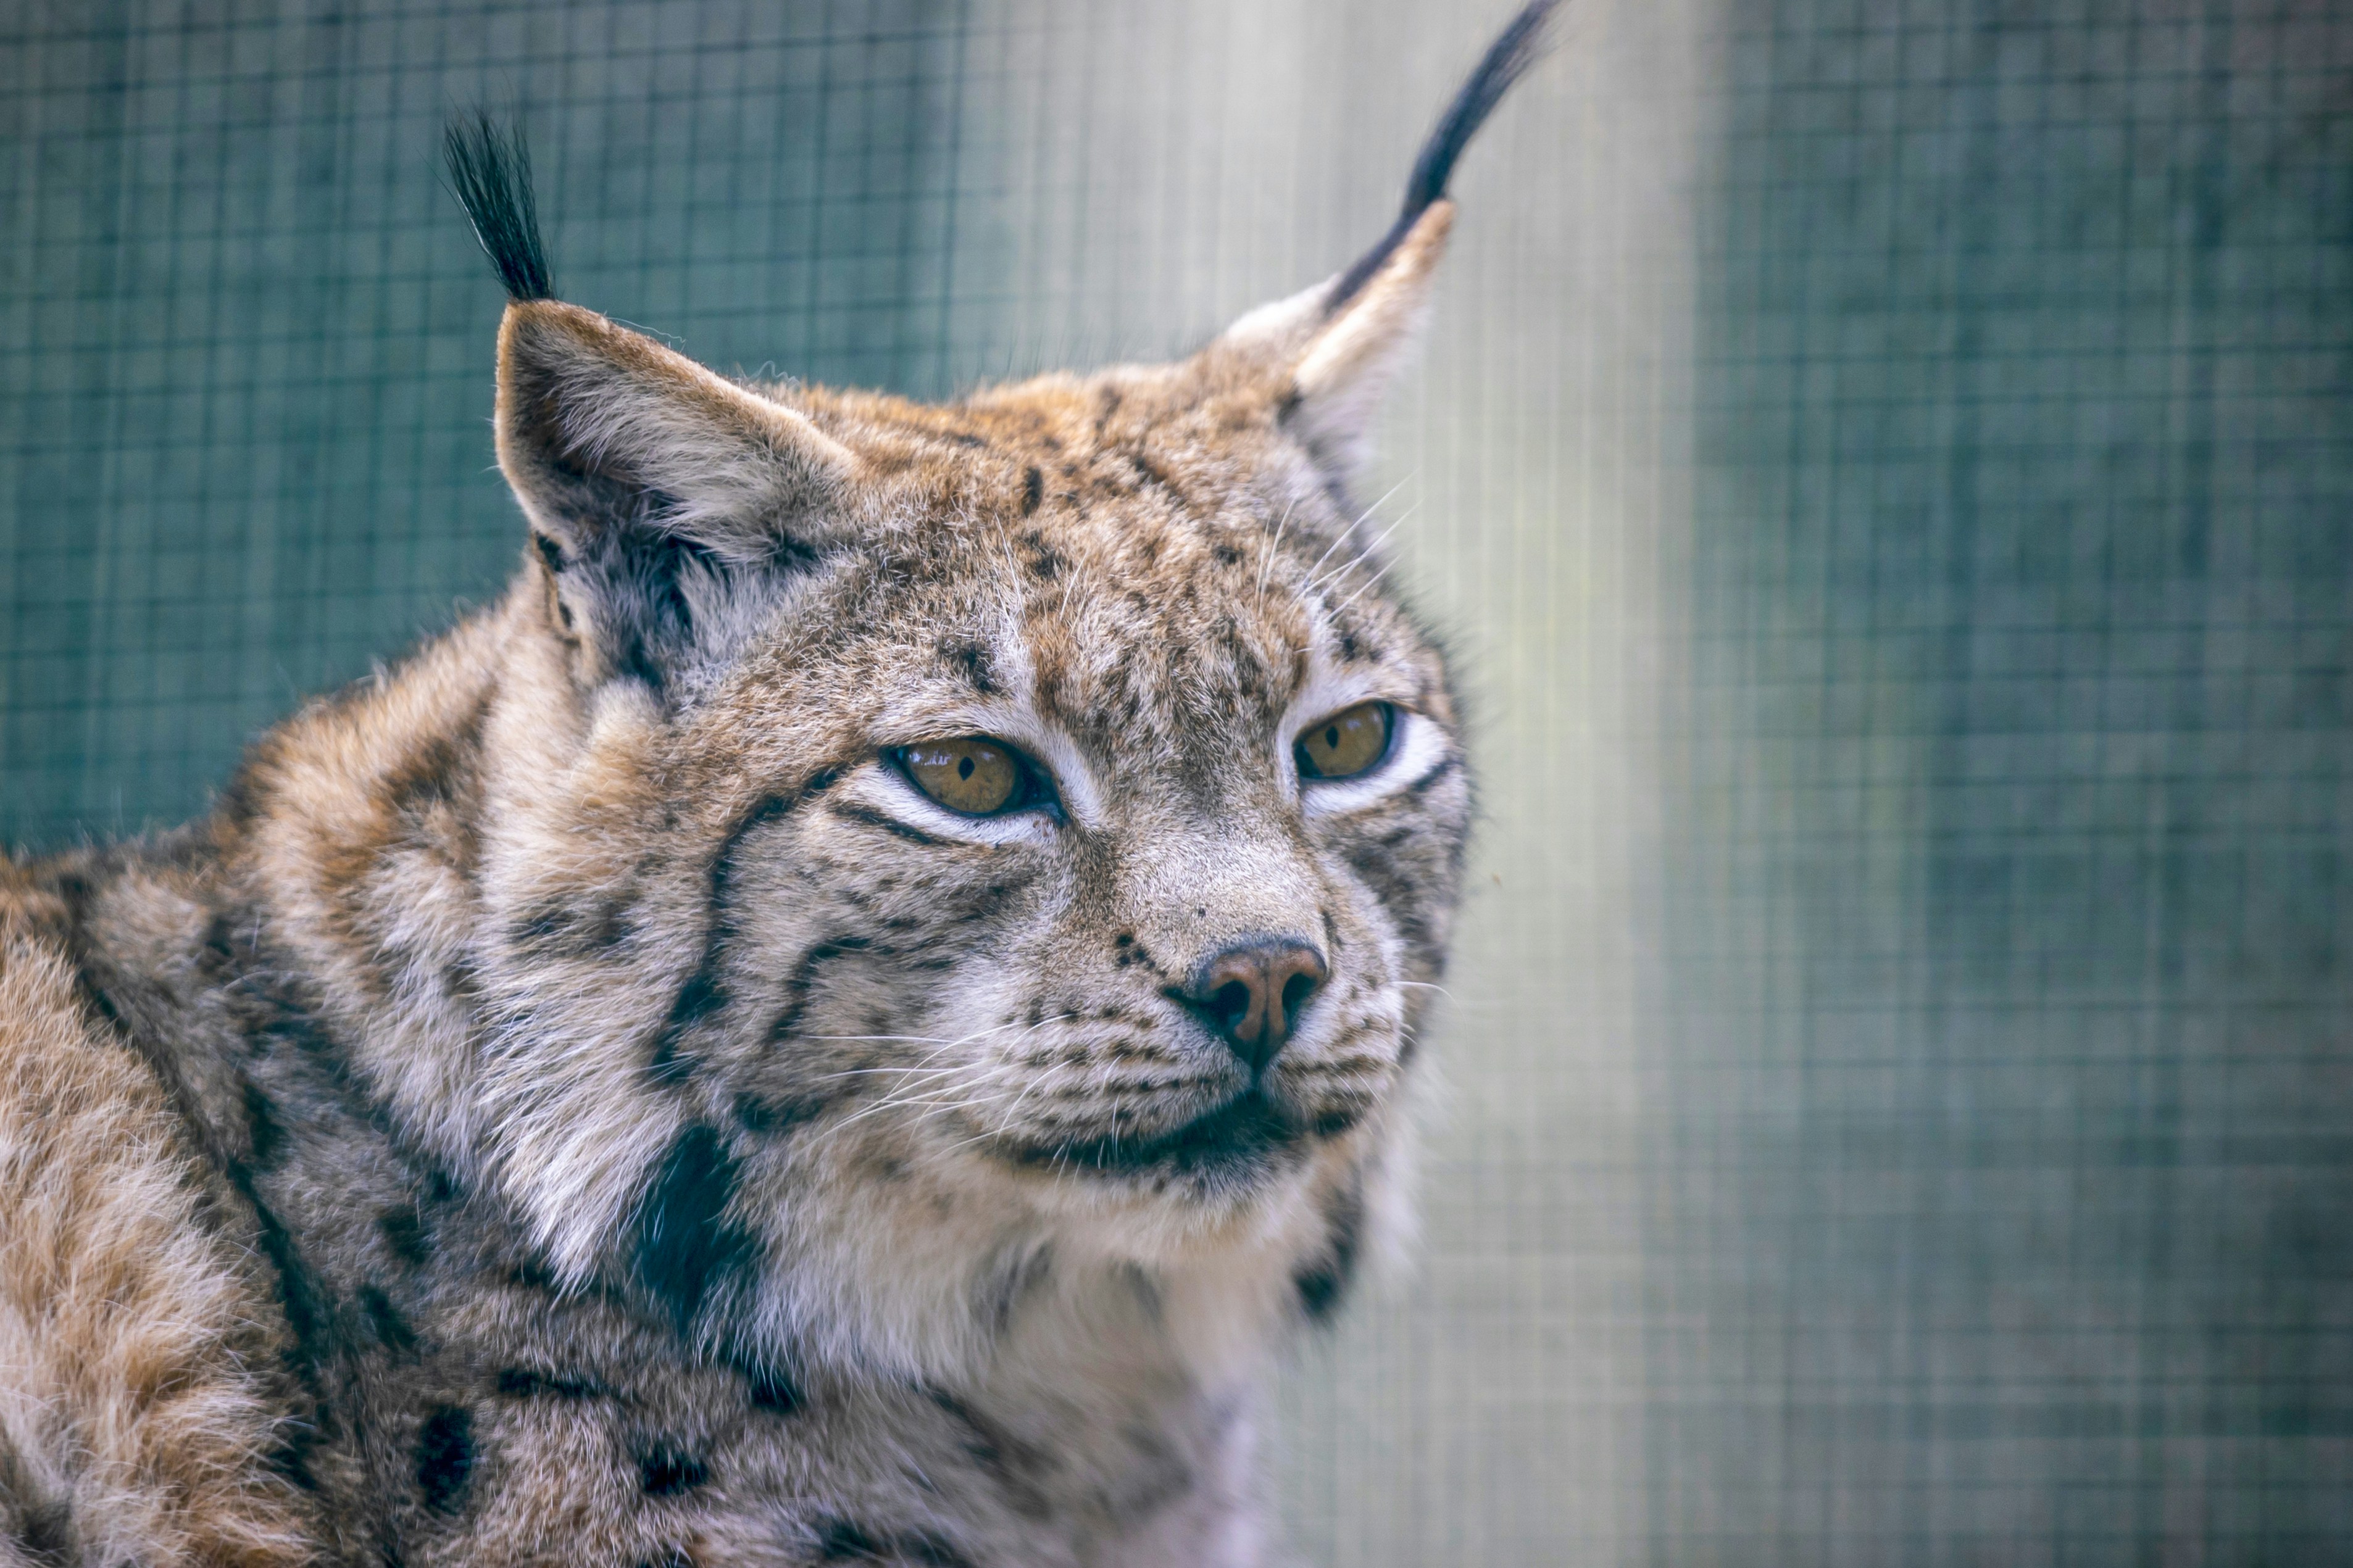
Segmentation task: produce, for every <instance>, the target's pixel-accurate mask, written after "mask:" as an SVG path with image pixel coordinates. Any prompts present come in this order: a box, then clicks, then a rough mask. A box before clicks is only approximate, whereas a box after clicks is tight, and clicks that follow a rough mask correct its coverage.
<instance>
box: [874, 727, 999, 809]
mask: <svg viewBox="0 0 2353 1568" xmlns="http://www.w3.org/2000/svg"><path fill="white" fill-rule="evenodd" d="M899 765H900V766H901V767H902V768H904V769H905V770H906V772H907V776H908V777H909V778H911V779H913V780H914V781H915V787H916V788H917V789H919V790H922V791H923V793H924V794H925V795H930V796H931V797H932V798H933V799H934V800H935V801H938V802H939V803H940V804H941V805H944V806H946V807H947V808H948V809H949V810H950V811H960V812H962V813H964V814H965V816H996V815H997V813H998V812H1001V811H1008V810H1010V809H1012V808H1013V807H1015V806H1018V805H1026V804H1028V802H1027V800H1026V798H1025V797H1026V796H1027V795H1028V794H1029V791H1028V790H1026V789H1025V788H1024V787H1023V785H1024V784H1025V782H1026V778H1025V774H1026V770H1025V769H1024V768H1023V766H1022V763H1021V759H1020V757H1019V755H1018V753H1016V752H1014V750H1013V749H1012V748H1011V747H1010V746H1007V745H1004V744H1002V743H1001V742H996V741H992V740H990V739H988V737H987V736H986V735H966V736H965V737H963V738H962V739H960V740H955V741H924V742H920V743H918V744H916V745H913V746H902V747H900V748H899Z"/></svg>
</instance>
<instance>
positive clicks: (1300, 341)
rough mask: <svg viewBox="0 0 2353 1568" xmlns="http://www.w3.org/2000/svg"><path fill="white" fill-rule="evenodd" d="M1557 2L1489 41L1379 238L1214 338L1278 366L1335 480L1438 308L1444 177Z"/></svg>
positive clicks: (1357, 455) (1356, 455) (1295, 417)
mask: <svg viewBox="0 0 2353 1568" xmlns="http://www.w3.org/2000/svg"><path fill="white" fill-rule="evenodd" d="M1558 4H1559V0H1527V3H1526V4H1525V5H1522V6H1521V7H1520V9H1519V12H1518V13H1517V14H1516V15H1515V16H1513V18H1512V19H1511V21H1510V22H1509V23H1507V24H1506V25H1505V26H1504V30H1503V31H1502V32H1500V33H1498V34H1496V35H1495V39H1494V42H1493V43H1491V44H1489V45H1488V46H1487V52H1486V53H1485V54H1484V55H1482V56H1481V57H1480V59H1479V63H1478V65H1477V66H1476V67H1474V68H1472V72H1471V74H1470V76H1469V77H1468V78H1466V79H1464V80H1463V83H1462V85H1461V87H1459V88H1457V89H1455V92H1454V96H1453V98H1452V99H1451V100H1449V101H1448V103H1447V105H1446V110H1445V112H1444V113H1442V114H1440V116H1439V117H1438V123H1437V124H1436V125H1434V126H1432V127H1431V128H1430V135H1429V137H1428V138H1427V139H1426V140H1425V141H1424V142H1422V144H1421V152H1420V153H1419V155H1418V156H1417V157H1416V158H1415V159H1414V163H1413V172H1412V174H1409V175H1408V176H1407V177H1406V184H1405V202H1404V205H1402V206H1400V207H1399V208H1398V218H1397V222H1396V223H1395V224H1393V225H1392V226H1390V228H1389V231H1388V234H1386V235H1384V236H1382V237H1381V241H1380V243H1379V244H1377V245H1376V246H1374V247H1373V248H1372V249H1370V250H1368V251H1366V252H1365V254H1364V255H1363V256H1361V257H1359V258H1357V260H1356V265H1355V266H1353V267H1351V268H1348V270H1346V271H1345V272H1343V273H1341V274H1340V275H1339V276H1338V277H1337V278H1335V279H1332V280H1331V281H1330V282H1328V283H1323V284H1319V285H1317V286H1316V287H1315V288H1313V289H1308V290H1307V291H1306V292H1305V293H1303V294H1294V295H1293V296H1292V297H1291V298H1290V299H1288V300H1276V301H1275V302H1274V303H1273V304H1271V305H1264V306H1261V307H1260V308H1259V309H1258V310H1252V311H1251V312H1250V314H1249V315H1247V316H1244V317H1243V318H1242V319H1241V320H1240V321H1236V322H1235V323H1234V324H1233V325H1232V326H1231V327H1229V329H1227V331H1226V332H1225V334H1224V335H1223V336H1221V337H1219V339H1218V341H1217V342H1215V343H1213V344H1211V345H1210V348H1209V351H1208V352H1209V353H1211V354H1213V355H1215V354H1219V353H1225V354H1229V355H1232V356H1234V357H1236V358H1239V359H1240V361H1241V362H1242V363H1243V364H1244V365H1246V366H1250V367H1251V368H1252V370H1253V371H1254V373H1255V374H1254V375H1253V377H1252V379H1253V380H1257V381H1258V384H1261V385H1263V384H1265V383H1264V382H1263V381H1262V380H1259V379H1258V378H1260V377H1263V376H1265V375H1267V374H1269V373H1271V375H1272V378H1273V385H1274V387H1275V389H1276V395H1277V397H1278V399H1279V400H1280V402H1279V406H1280V407H1281V408H1282V419H1283V423H1284V424H1285V426H1288V427H1289V428H1290V429H1291V430H1292V431H1293V434H1295V435H1296V436H1297V437H1299V439H1300V441H1301V442H1302V443H1303V445H1304V446H1305V447H1307V449H1308V451H1309V452H1310V453H1311V454H1312V455H1313V456H1314V458H1315V461H1316V464H1317V466H1318V467H1320V468H1323V469H1324V472H1325V473H1326V474H1329V475H1331V476H1332V477H1334V478H1335V479H1344V480H1345V479H1346V478H1347V477H1348V475H1349V470H1350V469H1351V468H1354V467H1355V466H1356V463H1357V462H1358V461H1359V460H1360V459H1361V458H1362V457H1363V455H1364V445H1365V441H1366V437H1367V435H1368V434H1369V432H1370V428H1371V425H1372V420H1373V415H1374V414H1375V413H1376V412H1377V410H1378V408H1379V406H1380V401H1381V394H1382V393H1383V392H1385V391H1386V390H1388V384H1389V382H1390V380H1391V379H1392V378H1393V377H1395V376H1396V374H1397V373H1398V368H1399V366H1400V365H1401V364H1402V363H1403V362H1404V360H1405V359H1406V358H1407V356H1408V354H1409V353H1410V352H1411V350H1412V347H1413V343H1414V341H1415V338H1416V336H1417V335H1418V333H1419V330H1420V327H1421V323H1422V321H1424V320H1425V319H1426V318H1427V317H1428V315H1429V313H1430V279H1431V278H1432V276H1433V275H1434V274H1435V273H1436V271H1437V269H1438V258H1440V256H1442V255H1444V254H1445V251H1446V236H1447V232H1448V231H1449V230H1450V229H1451V228H1452V227H1453V226H1454V204H1453V202H1451V200H1449V199H1448V198H1447V195H1446V184H1447V181H1448V180H1450V179H1451V178H1452V177H1453V174H1454V165H1455V163H1456V161H1457V160H1459V159H1460V158H1461V156H1462V150H1463V148H1465V147H1467V146H1469V145H1470V144H1471V139H1472V137H1473V136H1475V135H1477V134H1478V133H1479V128H1480V127H1481V126H1482V125H1484V124H1485V123H1486V122H1487V117H1488V116H1489V115H1490V114H1493V112H1494V111H1495V106H1496V105H1497V104H1498V103H1501V102H1502V101H1503V100H1504V94H1505V93H1507V92H1509V91H1510V90H1511V89H1512V84H1513V83H1514V82H1515V81H1517V80H1519V79H1520V78H1521V77H1523V76H1525V74H1526V73H1527V69H1528V68H1529V67H1530V66H1532V65H1534V64H1535V62H1536V59H1537V58H1538V57H1539V56H1540V55H1542V54H1543V52H1544V45H1545V30H1546V26H1547V25H1548V24H1549V23H1550V22H1551V20H1552V14H1553V11H1554V9H1555V8H1556V5H1558Z"/></svg>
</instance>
